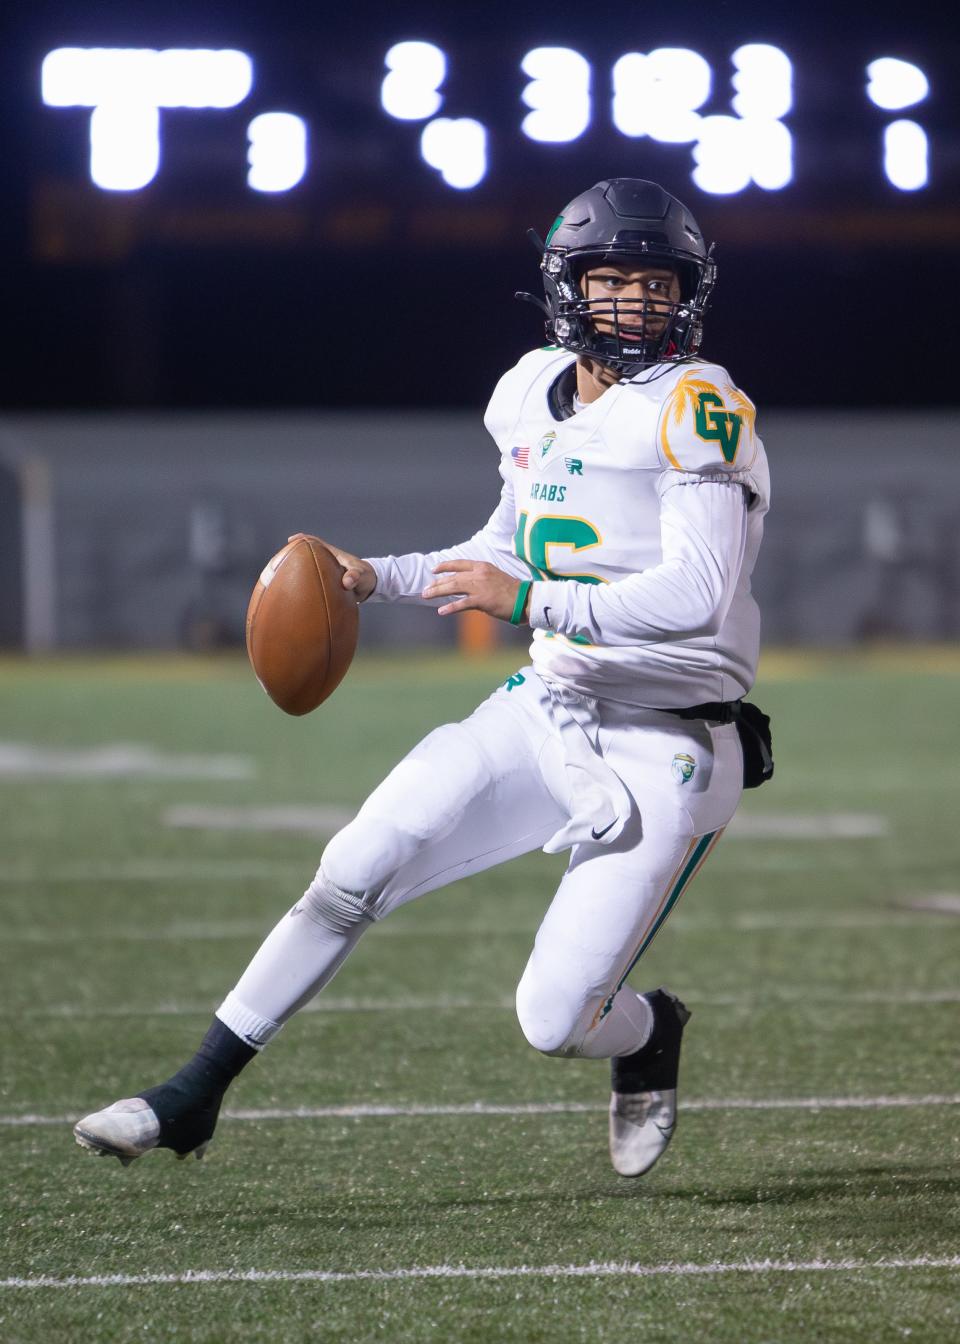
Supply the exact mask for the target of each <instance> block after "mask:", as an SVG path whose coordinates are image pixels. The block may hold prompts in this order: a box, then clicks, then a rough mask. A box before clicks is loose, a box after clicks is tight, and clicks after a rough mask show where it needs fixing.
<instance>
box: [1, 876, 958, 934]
mask: <svg viewBox="0 0 960 1344" xmlns="http://www.w3.org/2000/svg"><path fill="white" fill-rule="evenodd" d="M246 876H251V874H249V873H248V874H246ZM0 881H2V878H0ZM288 895H289V893H288ZM282 913H283V907H282V905H281V906H280V907H279V908H278V910H277V914H276V918H277V919H279V918H280V916H281V914H282ZM955 920H956V915H955V914H954V913H953V911H951V910H947V909H943V908H940V907H937V908H936V909H929V910H923V909H916V910H908V909H905V910H902V911H897V910H892V911H890V912H889V913H883V912H880V913H864V914H858V913H856V912H855V911H851V912H848V913H847V914H819V913H818V912H817V911H814V910H811V911H809V912H804V913H799V914H798V913H794V912H788V911H784V912H773V911H771V912H770V913H769V914H766V913H756V914H753V913H741V914H736V913H733V912H731V913H730V914H729V915H726V916H725V917H724V918H722V919H719V918H710V917H709V916H708V917H706V918H703V917H701V916H699V915H685V914H679V915H674V916H673V917H672V918H671V920H670V924H669V927H670V928H671V929H673V930H674V931H677V932H682V933H687V934H700V933H705V934H714V933H777V932H782V933H784V934H787V933H790V932H791V931H793V930H797V929H808V930H811V931H813V932H817V931H821V930H822V931H825V932H826V931H839V930H843V929H849V930H851V931H858V930H861V929H901V928H922V927H927V928H932V929H942V928H944V927H945V926H948V925H952V924H953V923H954V922H955ZM270 927H271V920H270V917H269V916H268V917H267V918H265V919H232V920H231V919H227V920H176V921H174V922H173V923H171V924H168V925H166V926H165V927H160V928H153V929H150V928H142V927H138V926H136V925H128V926H123V925H111V924H109V922H108V923H107V924H106V925H105V926H101V925H79V926H76V927H74V928H57V929H42V928H21V929H11V928H9V927H7V928H5V929H4V931H3V941H4V942H5V943H31V944H34V943H36V944H43V945H47V944H49V945H51V946H56V945H57V944H60V943H79V942H98V943H103V942H120V943H165V942H189V941H190V940H192V939H195V940H197V941H205V942H206V941H209V942H216V941H218V940H220V939H231V938H262V937H264V936H265V935H266V934H267V933H269V931H270ZM536 931H537V927H536V925H535V924H497V925H495V926H492V927H489V928H475V927H472V926H471V925H469V924H460V923H457V922H456V921H450V922H449V923H448V922H434V921H427V920H417V921H401V922H399V923H397V922H394V921H393V920H390V919H385V920H384V921H383V922H382V923H379V924H377V926H376V932H375V933H374V934H373V935H372V936H373V937H375V938H456V939H458V940H459V941H461V942H463V941H464V940H469V939H471V938H507V937H510V938H512V937H523V938H533V936H534V934H535V933H536Z"/></svg>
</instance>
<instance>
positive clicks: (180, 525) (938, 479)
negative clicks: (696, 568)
mask: <svg viewBox="0 0 960 1344" xmlns="http://www.w3.org/2000/svg"><path fill="white" fill-rule="evenodd" d="M760 429H761V432H762V434H763V437H764V440H765V442H766V444H767V448H768V452H769V455H770V458H771V465H772V470H773V479H774V494H773V500H774V503H773V509H774V512H773V513H772V514H771V526H770V527H769V529H768V535H767V538H766V541H765V543H764V550H763V552H762V555H761V564H760V568H759V571H758V573H757V575H756V576H755V591H756V593H757V596H758V598H759V601H760V603H761V607H762V610H763V614H764V637H765V639H766V640H767V641H768V642H779V643H794V642H796V643H800V642H802V643H815V644H830V643H834V644H835V643H845V642H851V641H858V640H870V639H946V638H954V637H956V636H957V635H958V634H960V458H958V457H957V454H956V452H955V449H954V447H953V443H952V431H953V416H952V415H951V414H950V413H949V412H946V411H944V412H935V411H931V412H925V413H922V412H911V413H906V412H903V413H897V412H887V413H886V414H883V415H879V414H868V413H864V412H856V411H846V412H842V411H829V412H827V411H821V412H815V413H813V412H791V411H774V412H771V413H769V414H768V415H766V416H763V417H762V418H761V421H760ZM917 444H923V462H924V470H923V472H922V473H920V472H914V471H911V470H910V468H909V457H908V454H909V453H910V452H911V451H912V450H913V449H914V446H915V445H917ZM908 487H909V488H908ZM498 494H499V477H498V475H497V456H496V449H495V447H494V445H493V443H492V441H491V440H490V439H489V438H488V437H487V435H486V432H485V431H484V429H483V426H482V423H481V417H480V414H479V412H477V413H469V414H466V413H461V414H453V413H444V412H435V413H416V412H407V413H381V412H377V413H361V412H357V413H353V414H349V413H330V414H306V413H305V414H286V415H284V414H276V415H253V414H246V415H243V416H239V415H223V414H206V415H173V414H167V415H153V416H141V415H121V416H117V415H84V416H32V415H22V416H6V417H0V536H2V546H3V555H4V560H5V562H6V563H5V573H6V575H7V576H8V582H7V585H6V593H7V597H6V599H5V602H4V605H3V617H2V623H0V640H2V643H3V645H5V646H6V647H12V648H24V649H27V650H30V651H42V650H47V649H63V650H76V649H85V648H123V649H144V650H146V649H175V648H192V649H210V648H221V647H223V648H226V647H231V646H237V645H239V644H241V642H242V640H243V624H244V616H245V612H246V603H247V599H248V596H249V593H250V590H251V588H252V585H253V583H254V581H255V579H256V577H257V575H258V573H259V571H260V569H261V568H262V566H263V564H264V562H265V560H266V559H267V558H268V557H269V556H270V555H271V554H272V553H273V552H274V551H275V550H277V549H278V548H279V547H280V546H282V545H283V544H284V542H285V541H286V538H287V536H288V535H289V534H291V533H293V532H296V531H307V532H313V533H317V534H319V535H321V536H324V537H327V538H329V539H330V540H333V541H336V542H337V543H338V544H340V545H343V546H345V547H347V548H350V549H354V550H356V551H358V552H360V553H362V554H367V555H376V554H385V553H389V552H393V553H401V552H403V551H407V550H427V549H432V548H434V547H438V546H443V545H447V544H450V543H452V542H456V541H462V540H464V539H466V538H467V537H468V536H470V535H471V534H472V533H473V532H474V531H475V530H476V529H477V528H478V527H480V526H482V524H483V523H484V522H485V521H486V519H487V517H488V515H489V513H490V512H491V511H492V509H493V508H494V506H495V504H496V502H497V498H498ZM363 630H364V641H365V643H366V644H367V645H376V644H384V643H389V644H391V645H400V644H408V645H410V644H429V643H433V642H445V641H446V642H450V641H452V640H453V639H454V638H455V635H456V632H455V630H454V628H453V626H452V625H451V624H450V623H449V622H447V621H442V620H440V619H438V618H437V617H436V615H435V614H434V613H433V611H432V610H427V609H420V608H415V607H409V606H404V607H387V606H383V607H381V606H379V605H376V606H371V607H369V608H367V610H366V611H365V613H364V622H363ZM502 636H503V638H504V639H519V640H520V642H522V639H523V636H522V635H518V634H517V632H514V631H508V630H504V631H503V632H502Z"/></svg>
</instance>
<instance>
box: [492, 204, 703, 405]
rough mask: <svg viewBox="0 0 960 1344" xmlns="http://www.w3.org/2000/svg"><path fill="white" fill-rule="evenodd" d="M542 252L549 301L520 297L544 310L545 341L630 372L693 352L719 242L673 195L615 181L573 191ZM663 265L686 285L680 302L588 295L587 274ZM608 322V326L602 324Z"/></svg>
mask: <svg viewBox="0 0 960 1344" xmlns="http://www.w3.org/2000/svg"><path fill="white" fill-rule="evenodd" d="M531 237H533V239H534V241H535V242H536V244H537V246H538V247H539V248H540V251H541V254H542V255H541V261H540V269H541V271H542V273H543V288H544V293H545V301H544V300H541V299H538V298H535V297H534V295H532V294H518V295H517V297H518V298H524V299H528V300H531V301H532V302H534V303H535V304H536V305H537V306H538V307H539V308H542V309H543V311H544V313H545V314H546V318H547V324H546V330H547V339H548V340H549V341H550V342H551V343H553V344H556V345H561V346H563V347H564V349H566V350H573V351H575V353H576V354H578V355H580V354H582V355H588V356H589V357H590V358H591V359H595V360H597V362H598V363H600V364H607V365H610V366H611V367H613V368H615V369H617V370H618V371H619V372H620V374H621V377H626V378H630V377H633V375H634V374H637V373H639V372H641V371H642V370H644V369H649V368H651V367H653V366H654V365H656V364H661V363H664V362H665V361H670V362H673V361H676V360H680V359H684V358H688V357H690V356H692V355H695V354H696V352H697V351H698V350H699V348H700V342H701V340H702V338H703V317H704V314H705V312H706V310H707V305H708V303H709V300H710V294H711V291H712V290H713V286H714V284H715V283H716V275H717V268H716V263H715V262H714V260H713V255H712V253H713V248H712V246H711V247H707V245H706V243H705V242H704V240H703V235H702V234H701V232H700V230H699V228H698V227H697V222H696V220H695V219H694V218H693V216H692V215H691V213H690V211H689V210H688V209H687V208H686V206H685V205H683V204H682V203H681V202H680V201H678V200H677V199H676V197H675V196H671V195H670V193H669V192H667V191H664V189H663V188H662V187H660V186H657V184H656V183H655V182H646V181H644V180H643V179H642V178H637V177H614V178H610V179H609V180H608V181H605V182H598V183H597V184H596V186H594V187H591V188H590V189H589V191H584V192H582V193H581V194H580V195H579V196H576V197H574V199H573V200H572V201H571V202H570V204H569V205H568V206H566V207H565V208H564V210H563V212H562V213H561V214H559V215H558V216H557V218H556V219H555V220H554V223H553V226H552V227H551V229H550V232H549V233H548V234H547V238H546V242H544V243H541V242H540V239H539V238H538V237H537V235H536V234H535V233H533V232H532V231H531ZM605 262H606V263H609V264H610V265H613V266H622V265H628V264H631V263H632V264H633V265H635V266H638V267H640V266H649V265H656V264H658V263H659V264H661V265H663V266H665V267H669V268H670V269H671V270H673V271H674V272H675V273H676V274H677V276H678V278H679V281H680V301H679V302H678V303H669V302H667V301H666V300H662V301H656V300H644V301H643V302H642V303H640V302H639V301H638V300H636V299H633V300H628V299H617V298H601V299H587V298H585V297H584V294H583V292H582V290H581V288H580V281H581V278H582V276H583V274H584V272H585V271H587V270H590V269H591V268H593V267H596V266H600V265H603V263H605ZM598 319H599V320H600V322H601V323H602V328H603V329H602V330H601V329H599V328H598V326H597V320H598Z"/></svg>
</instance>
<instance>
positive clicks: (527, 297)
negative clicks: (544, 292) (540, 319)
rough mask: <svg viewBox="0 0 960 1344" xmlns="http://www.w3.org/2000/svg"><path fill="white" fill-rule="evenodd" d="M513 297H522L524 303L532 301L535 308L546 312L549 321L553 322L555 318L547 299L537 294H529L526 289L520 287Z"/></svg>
mask: <svg viewBox="0 0 960 1344" xmlns="http://www.w3.org/2000/svg"><path fill="white" fill-rule="evenodd" d="M513 297H514V298H515V299H520V301H521V302H522V303H532V304H533V306H534V307H535V308H539V309H540V311H541V312H542V313H543V314H544V316H545V317H546V319H547V321H548V322H551V321H552V320H553V315H552V313H551V312H550V307H549V305H548V303H547V301H546V299H540V298H538V297H537V296H536V294H528V293H527V292H526V290H523V289H518V290H517V292H516V293H515V294H514V296H513Z"/></svg>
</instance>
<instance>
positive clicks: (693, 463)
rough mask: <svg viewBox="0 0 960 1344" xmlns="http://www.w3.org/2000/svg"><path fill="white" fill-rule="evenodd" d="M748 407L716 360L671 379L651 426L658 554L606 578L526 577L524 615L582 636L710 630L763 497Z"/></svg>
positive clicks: (652, 637) (663, 637)
mask: <svg viewBox="0 0 960 1344" xmlns="http://www.w3.org/2000/svg"><path fill="white" fill-rule="evenodd" d="M711 375H712V376H711ZM754 416H755V412H754V408H753V404H752V403H751V402H750V401H749V399H748V398H747V397H746V396H745V395H744V394H743V393H742V392H740V391H739V389H737V388H735V387H734V386H733V385H732V383H731V382H730V381H729V378H728V377H727V376H726V374H725V372H724V370H722V369H718V368H712V369H706V370H705V369H704V368H702V367H698V368H694V369H691V370H690V371H689V372H687V373H685V374H684V375H683V376H682V377H681V378H680V379H678V381H677V383H676V384H675V386H674V388H673V389H672V390H671V392H670V394H669V396H668V397H667V398H666V400H665V402H664V406H663V408H662V410H661V415H660V422H659V424H658V427H657V443H656V448H657V455H658V459H659V467H660V475H659V478H658V490H659V494H660V544H661V556H662V559H661V561H660V563H659V564H657V565H655V566H652V567H651V568H649V569H646V570H643V571H642V572H639V573H636V574H631V575H630V576H629V577H627V578H625V579H621V580H619V581H618V582H615V583H610V584H599V585H587V584H581V583H565V582H559V583H558V582H555V581H550V582H544V583H539V582H538V583H535V584H534V586H533V590H532V593H531V597H530V604H529V620H530V624H531V625H533V626H535V627H538V628H540V629H545V630H553V631H555V632H556V633H557V634H563V635H570V636H573V635H577V636H580V637H581V638H585V639H587V640H588V641H589V642H590V643H591V644H613V645H616V644H647V643H662V642H664V641H671V640H684V639H695V638H702V637H709V636H712V635H715V634H717V633H718V631H719V630H720V627H721V626H722V625H723V622H724V619H725V617H726V614H727V611H728V610H729V607H730V603H731V601H732V600H733V596H734V593H735V591H736V588H737V584H738V581H739V578H740V573H741V569H742V566H743V560H744V554H745V549H746V541H747V519H748V514H749V511H750V510H751V509H763V508H765V507H766V485H765V466H764V458H763V449H762V445H761V444H760V442H759V440H758V439H757V438H756V434H755V430H754Z"/></svg>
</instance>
